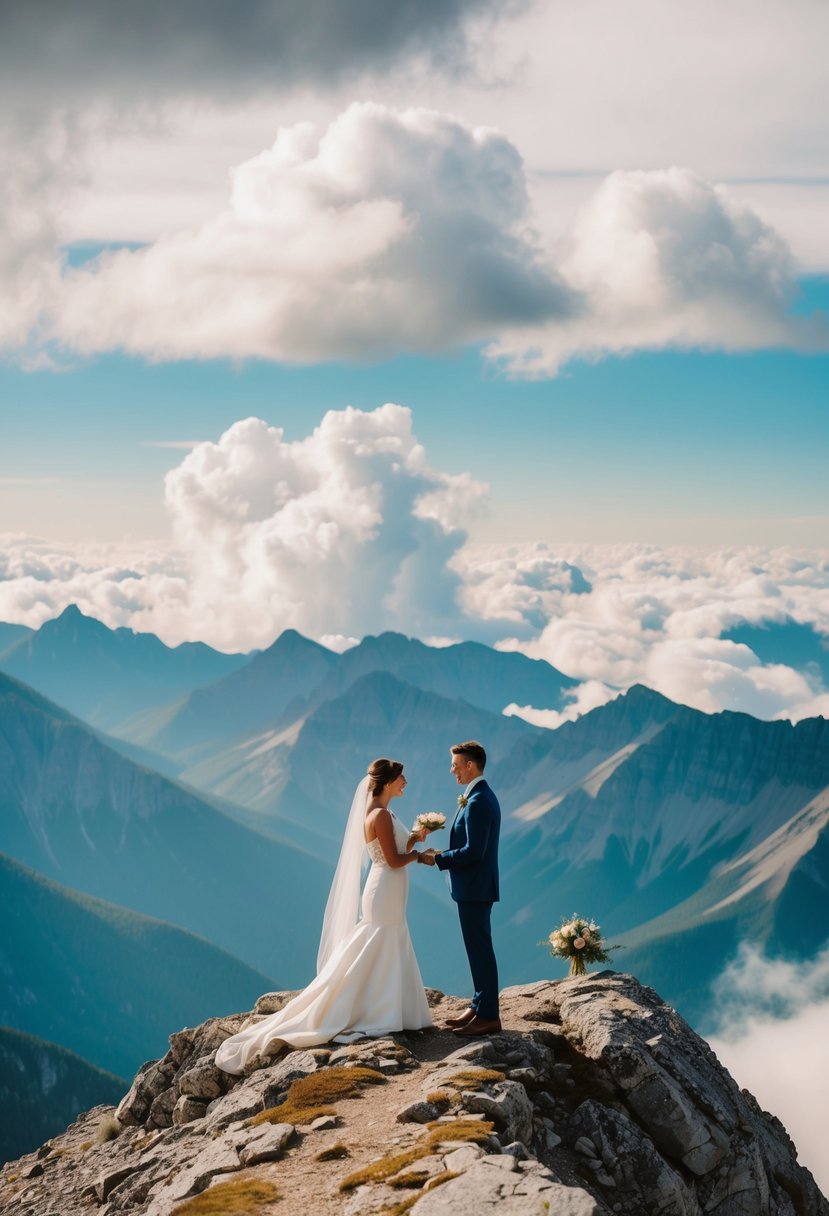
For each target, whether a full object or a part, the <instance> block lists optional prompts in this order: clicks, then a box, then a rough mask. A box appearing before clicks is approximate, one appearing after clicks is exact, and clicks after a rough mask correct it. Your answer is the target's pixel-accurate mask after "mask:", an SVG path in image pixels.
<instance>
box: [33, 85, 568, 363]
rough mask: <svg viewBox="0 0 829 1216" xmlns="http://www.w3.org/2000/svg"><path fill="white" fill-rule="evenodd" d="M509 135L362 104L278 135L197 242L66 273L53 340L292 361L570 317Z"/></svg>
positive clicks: (119, 256)
mask: <svg viewBox="0 0 829 1216" xmlns="http://www.w3.org/2000/svg"><path fill="white" fill-rule="evenodd" d="M527 207H528V200H527V191H526V184H525V179H524V170H523V166H522V163H521V158H520V156H519V154H518V152H517V151H516V149H515V148H514V146H513V145H512V144H511V143H510V142H509V140H507V139H506V138H505V137H504V136H503V135H501V134H499V133H498V132H497V131H494V130H492V129H490V128H482V127H471V126H469V125H467V124H466V123H464V122H462V121H461V120H460V119H457V118H454V117H451V116H449V115H444V114H439V113H436V112H435V111H431V110H425V109H417V110H407V111H404V112H400V113H398V112H395V111H393V110H390V109H388V108H386V107H383V106H380V105H376V104H370V103H355V104H353V105H351V106H349V107H348V109H346V110H345V111H344V112H343V113H342V114H341V115H340V116H339V117H338V118H336V119H335V120H334V121H333V122H332V123H330V125H329V126H328V127H327V128H324V129H320V128H319V127H316V126H314V125H313V124H311V123H299V124H297V125H294V126H292V127H288V128H283V129H282V130H281V131H280V132H279V135H278V136H277V139H276V141H275V143H274V145H273V147H272V148H269V149H267V150H266V151H264V152H262V153H261V154H260V155H259V156H256V157H254V158H253V159H251V160H249V161H247V162H245V163H244V164H242V165H240V166H238V167H237V168H236V169H235V170H234V171H233V174H232V191H231V200H230V206H229V208H228V209H227V210H226V211H225V212H223V213H222V214H221V215H219V216H217V217H216V218H215V219H213V220H211V221H210V222H208V223H206V224H204V225H202V226H201V227H200V228H197V229H194V230H192V231H183V232H178V233H173V234H171V235H168V236H164V237H162V238H160V239H159V240H158V241H156V242H155V243H154V244H152V245H149V246H146V247H144V248H141V249H137V250H130V249H122V250H119V251H117V252H115V253H108V254H105V255H103V256H102V257H100V258H99V259H98V260H97V261H96V262H95V263H94V264H92V265H91V266H90V265H87V266H84V267H83V268H80V269H77V270H75V271H72V272H70V273H68V274H67V275H66V276H65V278H64V282H63V290H62V294H61V297H60V301H59V306H58V310H57V315H56V316H55V318H54V321H53V329H54V334H55V335H56V336H57V337H58V338H60V340H61V341H63V342H64V343H66V344H68V345H69V346H71V347H73V348H74V349H78V350H81V351H85V352H90V351H104V350H110V349H112V348H115V347H118V348H122V349H125V350H128V351H130V352H133V353H137V354H141V355H145V356H148V357H150V358H158V359H175V358H188V357H197V358H211V357H219V356H232V357H246V356H259V357H263V358H269V359H278V360H282V361H286V362H303V361H313V360H316V359H331V358H340V357H350V358H355V357H358V358H359V357H366V356H374V357H376V356H382V355H385V354H387V353H389V352H395V351H401V350H424V349H425V350H431V349H437V348H445V347H447V346H449V347H451V346H454V345H457V344H459V343H467V342H474V341H480V340H483V339H485V338H488V337H489V336H490V335H491V334H492V333H493V332H497V331H498V329H499V328H500V327H501V326H502V325H504V324H505V323H507V322H509V321H513V320H515V319H516V318H525V319H530V320H533V321H540V320H542V319H544V318H547V317H550V316H553V315H557V314H561V313H563V312H565V311H566V310H567V308H569V307H570V297H569V293H568V292H567V290H566V289H565V288H564V286H563V285H562V284H561V283H560V282H559V280H558V279H557V276H556V275H555V274H554V272H553V271H552V269H551V268H549V267H547V266H545V265H543V264H542V263H541V261H540V260H539V257H538V250H537V248H536V246H535V244H534V242H533V238H532V234H531V232H529V230H528V227H527V220H528V217H527Z"/></svg>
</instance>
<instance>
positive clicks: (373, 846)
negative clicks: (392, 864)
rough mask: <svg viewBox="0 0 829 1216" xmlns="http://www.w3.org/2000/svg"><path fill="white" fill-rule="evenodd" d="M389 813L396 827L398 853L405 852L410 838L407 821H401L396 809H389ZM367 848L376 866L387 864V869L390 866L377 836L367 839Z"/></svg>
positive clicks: (395, 838)
mask: <svg viewBox="0 0 829 1216" xmlns="http://www.w3.org/2000/svg"><path fill="white" fill-rule="evenodd" d="M389 814H390V815H391V822H392V827H393V828H394V843H395V844H396V845H397V851H398V853H405V852H406V845H407V843H408V840H409V829H408V828H407V827H406V825H405V823H401V822H400V820H399V819H398V818H397V816H396V815H395V813H394V811H389ZM366 849H367V851H368V855H369V857H370V858H371V860H372V863H373V864H374V865H375V866H385V867H386V868H387V869H388V868H389V863H388V862H387V861H386V859H385V857H384V856H383V846H382V845H381V844H380V841H379V840H378V839H377V837H376V836H375V838H374V840H367V841H366Z"/></svg>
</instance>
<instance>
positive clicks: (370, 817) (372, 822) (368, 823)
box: [365, 806, 391, 841]
mask: <svg viewBox="0 0 829 1216" xmlns="http://www.w3.org/2000/svg"><path fill="white" fill-rule="evenodd" d="M386 823H391V812H390V811H389V809H388V807H385V806H370V807H369V808H368V810H367V811H366V818H365V835H366V840H369V841H370V840H374V839H375V837H376V835H377V829H378V827H379V828H380V830H381V831H382V830H383V827H384V826H385V824H386Z"/></svg>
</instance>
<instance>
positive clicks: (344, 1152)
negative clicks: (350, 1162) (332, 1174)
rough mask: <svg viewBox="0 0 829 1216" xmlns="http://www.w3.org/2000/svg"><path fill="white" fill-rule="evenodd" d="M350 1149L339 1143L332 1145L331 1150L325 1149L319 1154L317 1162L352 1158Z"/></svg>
mask: <svg viewBox="0 0 829 1216" xmlns="http://www.w3.org/2000/svg"><path fill="white" fill-rule="evenodd" d="M350 1156H351V1153H350V1151H349V1149H348V1148H347V1147H346V1145H344V1144H343V1143H342V1141H339V1142H338V1143H337V1144H332V1145H331V1147H330V1148H324V1149H323V1150H322V1152H321V1153H317V1155H316V1157H315V1158H314V1160H315V1161H342V1159H343V1157H350Z"/></svg>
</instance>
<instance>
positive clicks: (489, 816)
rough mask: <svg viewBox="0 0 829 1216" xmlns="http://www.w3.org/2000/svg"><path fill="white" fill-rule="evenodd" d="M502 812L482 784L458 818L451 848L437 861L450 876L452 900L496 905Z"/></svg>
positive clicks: (451, 836)
mask: <svg viewBox="0 0 829 1216" xmlns="http://www.w3.org/2000/svg"><path fill="white" fill-rule="evenodd" d="M500 834H501V808H500V806H499V805H498V799H497V798H496V797H495V795H494V794H493V792H492V790H491V789H490V788H489V786H488V785H487V783H486V781H479V782H478V783H477V785H476V786H475V787H474V788H473V790H472V793H471V794H470V795H469V801H468V802H467V804H466V806H465V807H464V808H463V810H462V811H460V812H459V814H458V815H457V816H456V818H455V822H454V823H453V825H452V831H451V832H450V834H449V848H448V849H447V850H446V852H445V853H441V854H440V855H439V856H437V857H436V858H435V865H436V866H437V867H438V869H439V870H447V871H448V873H449V883H450V890H451V893H452V898H453V899H454V900H455V901H456V902H458V903H461V902H464V901H466V900H470V901H475V902H476V903H477V902H482V903H483V902H485V903H494V902H495V901H496V900H497V899H499V898H500V896H499V891H498V838H499V836H500Z"/></svg>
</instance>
